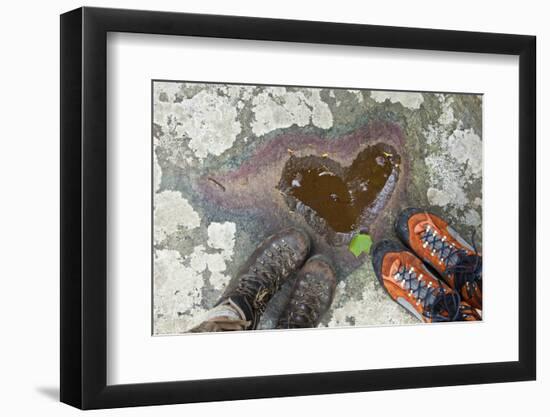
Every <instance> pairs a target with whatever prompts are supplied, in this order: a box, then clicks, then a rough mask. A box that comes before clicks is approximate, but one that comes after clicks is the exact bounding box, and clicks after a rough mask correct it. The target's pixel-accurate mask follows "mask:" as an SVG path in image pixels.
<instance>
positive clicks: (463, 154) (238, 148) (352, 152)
mask: <svg viewBox="0 0 550 417" xmlns="http://www.w3.org/2000/svg"><path fill="white" fill-rule="evenodd" d="M152 99H153V138H152V140H153V156H152V170H153V186H152V188H153V192H152V194H153V222H154V225H153V226H154V230H153V251H154V253H153V264H154V265H153V269H154V274H153V323H154V333H155V334H180V333H184V332H185V331H186V330H188V329H189V328H190V327H192V326H193V325H195V324H197V323H198V322H199V321H200V320H201V319H202V318H203V317H204V315H205V314H206V313H207V311H208V309H210V308H211V307H212V306H213V305H214V304H215V303H216V301H217V300H218V298H219V297H220V294H221V293H222V291H223V289H224V288H225V286H226V285H227V283H228V282H229V280H230V279H231V278H232V277H234V276H235V275H236V274H237V271H238V270H239V267H240V265H242V264H243V263H244V262H245V261H246V259H247V258H248V256H249V255H250V254H251V253H252V251H253V250H254V248H255V246H256V245H257V244H258V243H260V242H261V241H262V239H264V238H265V237H266V236H268V235H269V234H271V233H274V232H276V231H278V230H279V229H280V228H282V227H286V226H299V227H302V228H304V229H305V230H306V231H307V232H308V233H309V234H310V235H311V236H312V239H313V251H312V253H317V252H322V253H325V254H326V255H329V256H330V257H331V258H332V260H333V262H334V264H335V265H336V269H337V272H338V280H339V283H338V286H337V290H336V296H335V300H334V302H333V305H332V307H331V309H330V311H329V312H328V313H327V315H326V316H325V317H324V318H323V320H322V323H321V325H322V326H327V327H335V326H367V325H389V324H410V323H417V319H416V318H414V317H412V316H411V315H409V314H408V313H407V312H406V311H405V310H404V309H402V308H401V307H400V306H399V305H397V304H396V303H394V302H393V301H392V300H391V299H390V298H389V297H388V296H387V294H386V293H385V291H384V289H383V288H382V287H381V286H380V284H379V283H378V280H377V278H376V277H375V275H374V271H373V270H372V266H371V260H370V258H369V256H368V255H366V254H363V255H361V256H360V257H359V258H355V257H354V256H353V255H351V254H350V253H349V251H347V248H346V247H345V246H344V247H341V248H340V249H337V250H336V249H334V248H332V247H331V246H330V244H328V243H327V242H326V241H325V240H323V238H322V236H320V235H318V234H317V233H316V232H315V231H314V230H313V229H312V228H311V227H309V226H308V224H307V222H305V221H304V219H303V218H300V213H296V212H292V210H291V209H290V208H289V206H288V205H287V204H286V203H285V200H284V198H283V196H282V195H280V192H279V191H278V190H277V188H276V187H277V184H278V183H279V181H280V180H281V175H282V170H283V167H284V166H285V163H286V161H288V160H289V158H291V156H293V155H294V156H295V157H297V158H298V157H307V156H310V155H313V156H317V157H319V158H330V159H334V160H335V161H337V162H338V163H339V164H340V165H341V166H342V167H348V166H350V164H351V163H352V162H353V160H354V159H355V157H356V156H357V154H358V153H359V152H360V151H361V150H363V149H365V147H366V146H367V143H366V142H368V141H369V140H373V141H375V142H376V141H382V142H384V143H389V144H390V145H391V146H393V147H394V148H395V149H396V150H398V153H399V155H400V156H401V158H402V161H403V166H402V171H401V174H400V179H399V181H403V182H402V183H401V185H400V187H399V188H398V189H396V191H395V193H394V196H393V197H392V199H391V201H390V202H389V203H388V205H387V206H386V207H385V208H384V209H383V210H382V212H381V213H379V216H378V217H377V218H376V238H379V237H386V238H395V235H394V233H393V229H392V225H393V222H394V220H395V216H396V214H397V213H398V212H399V210H400V209H402V208H405V207H407V206H417V207H426V208H428V209H430V210H433V211H436V212H437V213H439V214H441V215H442V216H443V217H445V218H446V219H447V220H448V221H449V222H450V223H451V224H452V225H453V227H454V228H455V229H456V230H458V231H459V232H460V233H461V234H462V235H463V236H464V237H465V238H466V239H467V240H469V239H470V237H471V235H472V232H474V231H475V232H476V242H475V243H476V244H477V246H478V248H480V247H481V239H482V234H481V232H482V228H481V224H482V193H481V189H482V171H483V166H482V165H483V164H482V162H483V157H482V141H483V137H482V111H481V106H482V99H481V96H478V95H468V94H434V93H420V92H399V91H378V90H376V91H370V90H353V89H338V88H310V87H307V88H298V87H281V86H279V87H268V86H251V85H228V84H206V83H192V82H160V81H159V82H154V84H153V97H152ZM366 132H370V133H368V134H367V133H366ZM373 132H374V133H373ZM362 135H363V136H362ZM368 135H370V136H368ZM283 141H284V143H283ZM283 145H284V146H283ZM324 154H326V156H323V155H324ZM291 289H292V279H291V280H290V281H289V282H288V283H287V284H285V285H284V286H283V288H282V289H281V291H280V292H279V293H278V294H276V296H275V297H274V299H273V300H272V302H271V303H270V305H269V306H268V309H267V311H266V314H264V316H263V317H262V320H261V323H260V328H261V329H269V328H273V326H274V324H275V323H276V320H277V317H278V313H279V312H280V311H282V308H284V305H285V303H286V302H287V301H288V297H289V294H290V291H291Z"/></svg>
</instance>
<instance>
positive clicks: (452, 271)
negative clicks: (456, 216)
mask: <svg viewBox="0 0 550 417" xmlns="http://www.w3.org/2000/svg"><path fill="white" fill-rule="evenodd" d="M395 232H396V233H397V236H399V238H400V239H401V240H402V241H403V243H405V244H406V245H407V246H408V247H409V248H410V249H412V251H413V252H414V253H415V254H416V255H417V256H418V257H420V258H421V259H422V260H423V261H424V262H426V263H428V264H429V265H430V266H432V267H433V268H434V269H435V270H436V271H437V272H439V273H440V274H441V276H442V277H443V279H444V280H445V282H446V283H447V285H449V286H450V287H451V288H454V289H455V290H456V291H458V292H459V294H460V296H461V297H462V300H463V301H465V302H467V303H468V304H470V305H471V306H472V307H474V308H477V309H481V308H482V258H481V255H480V254H479V253H478V251H477V249H476V248H475V246H472V245H470V244H469V243H468V242H466V241H465V240H464V239H463V238H462V237H461V236H460V235H459V234H458V232H457V231H456V230H454V229H453V228H452V227H451V226H450V225H449V224H448V223H447V222H446V221H445V220H443V219H442V218H441V217H439V216H437V215H436V214H434V213H431V212H428V211H426V210H422V209H418V208H408V209H406V210H404V211H403V212H402V213H401V214H400V215H399V216H398V217H397V221H396V222H395Z"/></svg>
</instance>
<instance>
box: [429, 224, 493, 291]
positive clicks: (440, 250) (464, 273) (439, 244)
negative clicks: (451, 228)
mask: <svg viewBox="0 0 550 417" xmlns="http://www.w3.org/2000/svg"><path fill="white" fill-rule="evenodd" d="M428 217H429V215H428ZM474 238H475V230H474V232H473V233H472V242H473V247H474V254H473V255H469V254H468V252H467V251H465V250H464V249H459V248H456V247H455V245H454V244H453V243H451V242H448V241H447V236H441V235H440V234H438V232H437V230H436V229H435V228H434V227H432V226H431V225H430V224H426V227H425V228H424V230H423V231H422V232H421V234H420V239H421V240H422V241H423V242H424V243H423V247H424V248H426V247H428V248H429V249H430V251H431V253H432V255H437V257H438V259H439V262H440V263H443V264H445V274H446V275H453V274H454V283H455V288H456V289H457V290H458V291H462V288H463V287H464V286H466V290H467V292H468V296H469V297H471V296H472V295H473V294H474V292H475V289H476V287H477V286H481V271H482V261H481V256H480V255H479V252H478V250H477V247H476V245H475V242H474Z"/></svg>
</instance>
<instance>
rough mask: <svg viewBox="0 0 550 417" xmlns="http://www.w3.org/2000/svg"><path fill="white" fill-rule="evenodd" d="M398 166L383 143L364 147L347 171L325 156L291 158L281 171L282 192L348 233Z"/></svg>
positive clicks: (356, 225)
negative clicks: (284, 187)
mask: <svg viewBox="0 0 550 417" xmlns="http://www.w3.org/2000/svg"><path fill="white" fill-rule="evenodd" d="M399 163H400V158H399V155H397V154H396V153H395V151H394V150H393V148H391V147H389V146H388V145H385V144H377V145H373V146H369V147H367V148H366V149H365V150H363V151H362V152H360V153H359V154H358V155H357V157H356V159H355V160H354V161H353V163H352V165H351V166H350V167H347V168H343V167H342V166H341V165H340V164H339V163H337V162H335V161H334V160H332V159H330V158H328V157H327V158H322V157H318V156H309V157H305V158H294V160H293V161H289V163H287V165H286V166H285V169H284V170H283V178H282V182H283V183H285V184H286V190H284V192H285V193H286V194H288V195H291V196H292V197H294V198H296V199H298V200H300V201H301V202H302V203H303V204H305V205H306V206H308V207H310V208H311V209H312V210H314V211H315V212H316V213H317V215H318V216H320V217H322V218H323V219H324V220H325V221H326V222H327V223H328V225H329V226H330V227H331V228H332V229H333V230H334V231H336V232H341V233H348V232H351V231H353V230H356V229H357V228H358V227H359V226H360V225H359V221H360V217H361V215H362V213H363V212H364V210H365V209H366V208H368V207H369V206H371V205H372V204H373V203H374V202H375V200H376V199H377V197H378V195H379V194H380V192H382V190H383V188H384V186H385V185H386V183H387V182H388V179H389V178H390V175H392V172H393V173H394V175H396V171H397V172H398V170H399ZM392 191H393V188H392Z"/></svg>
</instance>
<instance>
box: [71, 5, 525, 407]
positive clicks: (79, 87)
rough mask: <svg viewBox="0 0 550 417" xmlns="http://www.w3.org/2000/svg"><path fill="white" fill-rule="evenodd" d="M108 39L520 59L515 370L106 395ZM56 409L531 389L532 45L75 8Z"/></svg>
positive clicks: (299, 378) (498, 366)
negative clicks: (479, 387)
mask: <svg viewBox="0 0 550 417" xmlns="http://www.w3.org/2000/svg"><path fill="white" fill-rule="evenodd" d="M108 32H131V33H146V34H162V35H174V36H178V35H186V36H198V37H215V38H235V39H254V40H268V41H286V42H305V43H319V44H333V45H358V46H370V47H383V48H404V49H420V50H441V51H456V52H475V53H490V54H506V55H516V56H519V103H518V111H519V138H520V140H519V155H518V158H519V226H520V227H519V277H520V280H519V323H518V324H519V360H518V361H515V362H499V363H477V364H468V365H446V366H429V367H414V368H399V369H377V370H357V371H345V372H329V373H313V374H293V375H276V376H255V377H242V378H229V379H209V380H199V381H176V382H162V383H141V384H131V385H112V386H110V385H107V382H106V381H107V379H106V376H107V303H106V300H107V252H106V246H107V181H108V178H107V135H106V132H107V129H106V128H107V111H106V97H107V73H106V60H107V54H106V46H107V33H108ZM60 57H61V310H60V315H61V401H62V402H65V403H67V404H70V405H72V406H75V407H78V408H82V409H94V408H111V407H124V406H142V405H156V404H174V403H189V402H200V401H218V400H237V399H249V398H263V397H282V396H298V395H312V394H328V393H344V392H357V391H375V390H387V389H403V388H421V387H434V386H449V385H462V384H482V383H496V382H507V381H525V380H533V379H535V378H536V314H535V312H536V296H535V295H536V262H535V257H536V157H535V156H536V145H535V135H536V130H535V124H536V112H535V110H536V91H535V88H536V81H535V80H536V38H535V37H534V36H523V35H510V34H495V33H481V32H461V31H449V30H431V29H416V28H403V27H387V26H371V25H358V24H341V23H322V22H311V21H293V20H277V19H264V18H261V19H260V18H251V17H233V16H216V15H199V14H185V13H168V12H152V11H136V10H119V9H102V8H88V7H84V8H80V9H77V10H74V11H71V12H68V13H65V14H63V15H62V16H61V53H60Z"/></svg>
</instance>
